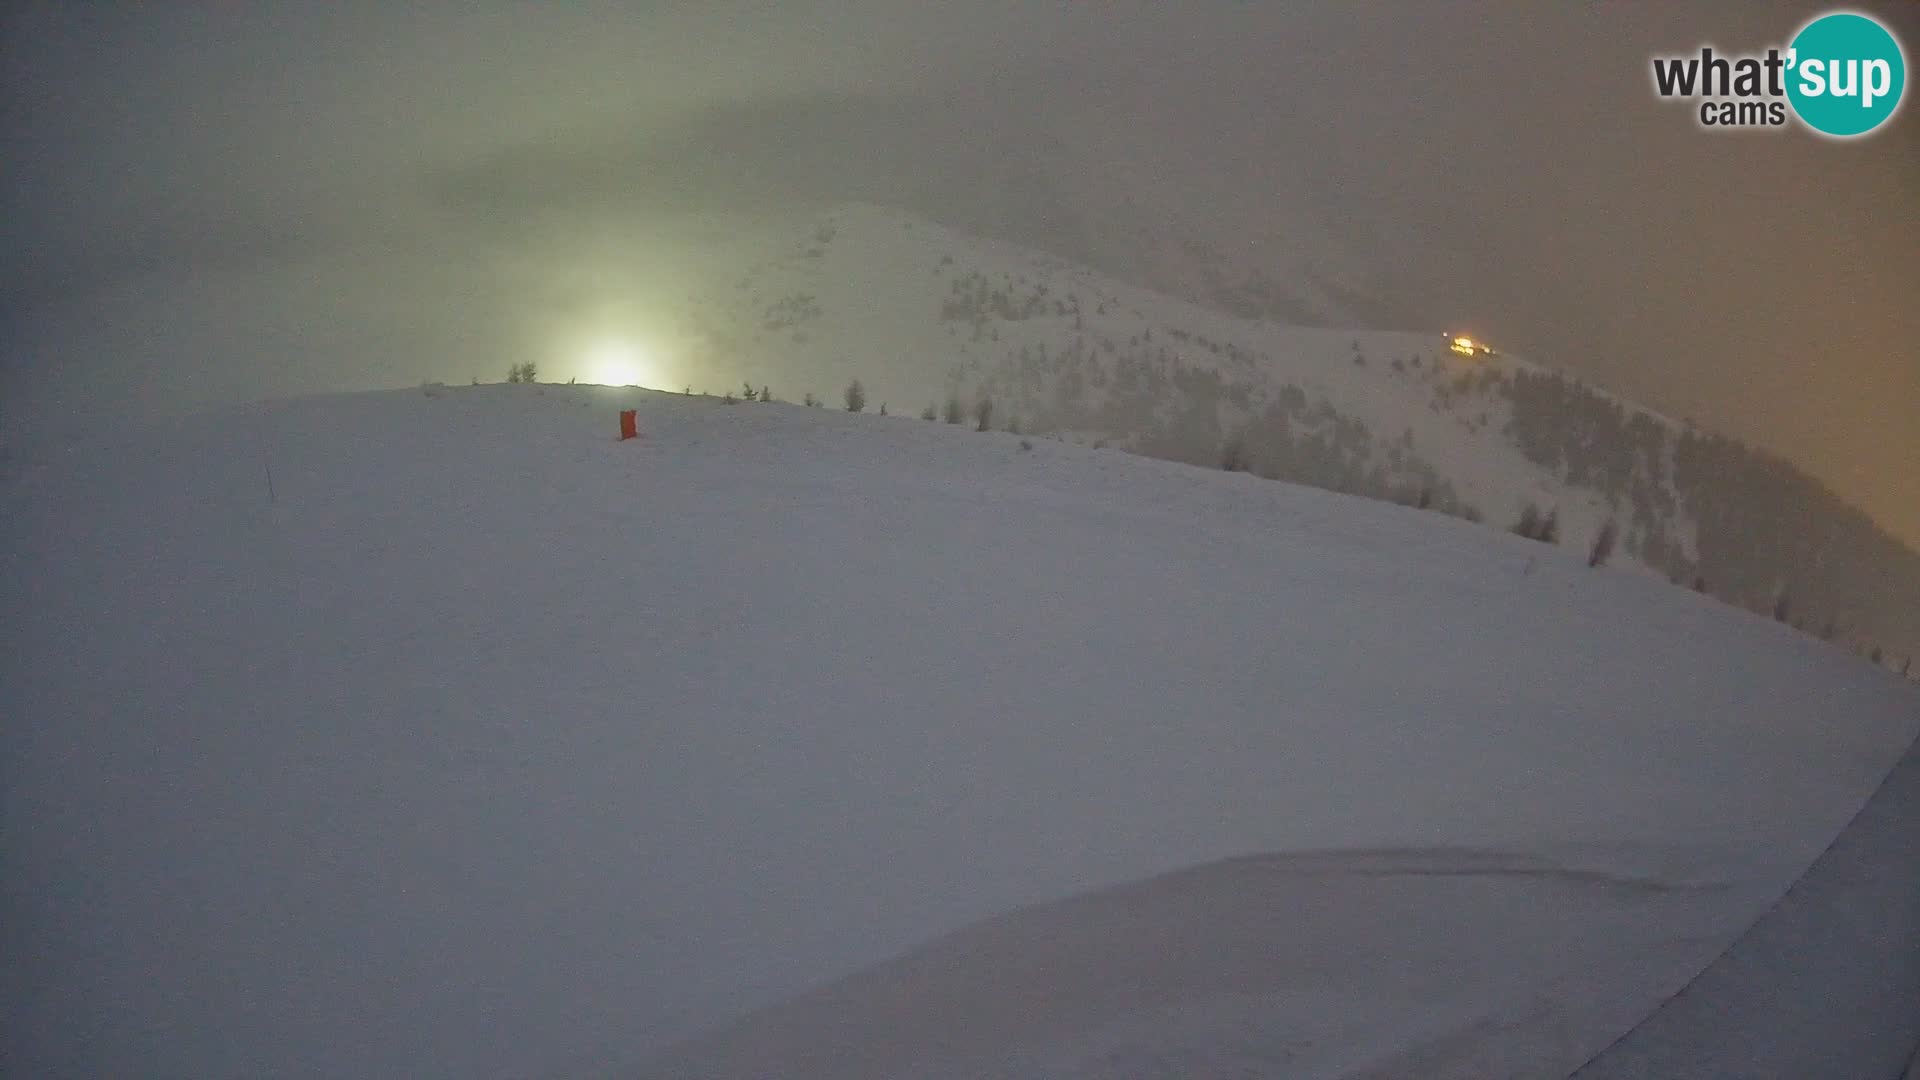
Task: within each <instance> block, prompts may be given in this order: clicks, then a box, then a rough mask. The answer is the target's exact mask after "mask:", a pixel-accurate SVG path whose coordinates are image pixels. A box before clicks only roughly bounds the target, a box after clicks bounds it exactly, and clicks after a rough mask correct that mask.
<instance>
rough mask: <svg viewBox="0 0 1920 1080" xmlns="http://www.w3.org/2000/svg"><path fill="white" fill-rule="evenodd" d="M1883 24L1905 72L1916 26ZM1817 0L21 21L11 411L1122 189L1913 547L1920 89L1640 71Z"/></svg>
mask: <svg viewBox="0 0 1920 1080" xmlns="http://www.w3.org/2000/svg"><path fill="white" fill-rule="evenodd" d="M1855 6H1856V7H1858V8H1859V9H1861V10H1866V11H1869V12H1872V13H1874V14H1876V15H1880V16H1882V17H1883V18H1884V19H1885V20H1886V21H1887V22H1888V23H1889V24H1891V25H1892V26H1893V27H1894V28H1895V31H1896V33H1897V34H1899V35H1900V36H1901V38H1902V39H1903V41H1904V42H1906V45H1907V51H1908V53H1909V58H1910V59H1911V58H1912V56H1913V55H1914V53H1915V52H1916V43H1920V5H1911V4H1905V3H1865V4H1860V5H1855ZM1821 10H1824V5H1820V4H1795V3H1765V2H1749V0H1733V2H1729V3H1699V4H1672V5H1668V4H1662V5H1652V4H1627V3H1613V4H1585V5H1571V4H1540V3H1533V2H1516V3H1510V4H1494V3H1471V4H1470V3H1443V2H1438V0H1435V2H1424V0H1423V2H1408V3H1398V4H1394V3H1382V4H1369V5H1355V6H1348V5H1332V4H1322V3H1317V2H1313V3H1301V4H1294V5H1286V4H1281V3H1277V2H1276V3H1261V4H1248V3H1238V2H1235V3H1217V4H1208V3H1189V4H1178V5H1174V4H1157V3H1156V4H1149V3H1103V4H1086V3H1058V4H1042V3H1024V4H989V3H975V4H948V5H939V6H932V5H921V4H910V3H905V2H902V0H880V2H871V0H837V2H832V3H804V2H798V0H788V2H769V3H759V4H725V3H673V4H654V5H639V4H636V5H615V4H587V3H579V4H565V5H527V4H516V5H511V6H502V7H499V8H481V7H479V6H477V5H458V6H456V5H403V4H390V3H362V4H320V3H315V4H304V5H274V4H219V5H216V4H199V5H133V4H127V5H106V4H76V5H70V6H63V5H9V6H8V9H7V11H8V14H7V15H5V16H0V17H3V18H5V19H7V20H8V21H7V22H6V23H5V28H6V40H5V46H4V48H5V71H4V79H5V83H4V87H0V124H3V125H4V127H3V128H0V131H3V132H4V140H5V142H4V154H0V162H4V164H0V175H3V176H4V200H5V204H4V208H3V212H0V240H3V241H4V245H3V249H0V259H4V262H0V319H4V323H5V328H4V333H5V338H4V340H5V346H6V355H5V367H4V369H3V370H4V373H5V379H6V382H5V385H4V391H3V392H0V402H5V401H7V400H9V399H10V400H13V401H15V402H18V401H24V400H28V399H33V400H34V401H35V402H36V403H37V404H38V405H45V406H50V407H69V406H72V407H78V404H79V403H80V402H82V401H83V400H84V401H95V402H97V401H101V400H113V401H130V402H135V403H139V404H142V405H145V406H148V407H152V408H168V407H174V406H177V405H179V404H181V403H194V402H201V401H214V400H222V399H228V398H233V397H244V396H254V395H261V394H268V393H278V392H293V391H304V390H312V389H344V388H350V387H354V386H373V385H406V384H410V383H413V382H417V381H418V380H419V379H420V378H422V377H426V376H433V377H445V378H452V379H459V378H464V377H465V376H466V374H467V373H468V372H469V371H470V370H479V371H485V372H488V373H493V372H495V371H496V370H497V368H500V367H503V366H504V364H505V363H506V362H507V359H510V358H511V357H512V356H515V355H523V354H525V352H526V350H529V349H537V347H538V343H539V341H540V340H541V338H542V336H543V335H548V334H550V333H551V332H552V328H553V325H554V323H555V321H556V320H559V319H563V318H564V317H565V313H566V312H567V311H568V310H570V306H579V305H585V304H591V303H592V302H594V299H595V296H596V290H600V291H605V290H607V289H610V288H622V289H629V290H631V289H643V288H648V287H651V285H650V284H649V283H653V284H660V286H661V291H663V292H665V291H668V286H669V285H670V284H671V281H670V280H669V279H670V277H671V275H670V274H668V275H666V276H665V277H663V276H662V271H661V270H660V268H659V267H658V266H656V267H654V268H653V269H652V270H651V271H648V270H647V269H646V268H645V267H638V268H636V267H634V266H627V267H625V268H624V270H623V271H622V272H619V273H612V272H609V273H602V272H601V271H602V270H603V269H604V268H605V267H607V266H610V265H612V264H611V263H610V262H609V261H608V257H607V254H606V252H605V250H603V249H602V248H599V247H596V244H603V243H604V242H605V240H604V238H605V237H608V236H612V235H619V236H621V237H624V238H626V239H627V240H632V239H633V238H634V237H635V236H636V235H638V236H640V237H642V238H644V237H645V236H647V235H649V234H647V233H646V231H645V230H646V228H647V226H646V225H645V223H646V222H648V221H650V220H653V219H655V218H658V217H661V216H664V215H670V214H677V213H682V212H687V211H698V212H728V213H739V212H744V211H761V210H771V211H779V210H782V209H786V208H805V207H808V206H812V205H817V204H823V203H831V202H834V201H840V200H845V199H865V200H871V201H880V202H890V203H897V204H900V205H903V206H906V207H907V208H909V209H914V210H917V211H920V212H923V213H928V214H930V215H932V216H935V217H940V218H944V219H946V220H948V221H949V223H952V224H958V225H962V226H968V227H981V228H993V229H995V230H996V231H1000V232H1002V233H1012V234H1015V235H1013V236H1012V238H1013V239H1019V240H1025V241H1027V242H1030V243H1033V244H1035V245H1036V246H1042V247H1049V248H1052V249H1055V250H1061V249H1068V250H1066V251H1065V252H1064V253H1066V254H1070V255H1072V254H1080V253H1084V252H1093V251H1100V250H1105V249H1110V248H1112V247H1113V245H1114V244H1115V243H1116V241H1115V240H1113V239H1112V236H1114V235H1121V234H1122V233H1124V230H1123V229H1120V228H1118V227H1116V225H1115V224H1114V221H1113V218H1114V216H1115V215H1116V214H1121V213H1123V211H1121V210H1119V209H1116V208H1117V207H1120V206H1131V207H1132V209H1131V210H1128V211H1124V213H1132V214H1136V215H1140V216H1142V217H1145V218H1150V219H1152V221H1151V222H1150V223H1152V224H1158V225H1165V224H1167V223H1169V222H1171V223H1174V226H1175V227H1177V228H1180V229H1183V230H1192V231H1195V232H1197V233H1200V234H1203V235H1206V236H1208V237H1210V238H1216V239H1217V238H1219V237H1231V236H1236V235H1251V236H1258V237H1261V238H1262V241H1261V242H1263V243H1267V244H1269V245H1277V246H1279V247H1282V248H1285V247H1289V246H1290V245H1291V246H1292V247H1297V248H1298V249H1299V250H1302V251H1310V252H1313V253H1315V257H1316V258H1319V257H1327V258H1336V257H1337V258H1338V259H1339V260H1340V265H1341V266H1342V267H1344V268H1355V267H1357V268H1359V272H1363V273H1364V274H1365V275H1366V276H1367V277H1368V278H1369V280H1370V281H1372V282H1373V283H1374V284H1375V285H1376V286H1378V287H1380V288H1382V289H1384V290H1385V291H1386V292H1387V293H1388V294H1389V295H1388V296H1387V299H1388V300H1389V301H1390V303H1389V304H1388V305H1387V307H1386V308H1385V309H1384V310H1385V311H1386V312H1390V314H1385V313H1383V314H1382V316H1381V317H1382V318H1383V319H1390V320H1391V321H1394V322H1398V323H1411V324H1412V325H1405V326H1398V327H1395V328H1405V329H1440V328H1443V327H1452V326H1471V327H1476V328H1479V329H1480V330H1481V332H1482V333H1483V335H1484V336H1486V337H1488V338H1490V339H1492V340H1494V341H1495V342H1496V343H1498V344H1501V345H1504V346H1506V347H1508V348H1510V349H1512V350H1514V351H1518V352H1522V353H1525V354H1527V355H1529V356H1530V357H1532V358H1534V359H1537V360H1541V361H1543V362H1547V363H1550V364H1554V365H1557V366H1560V367H1563V368H1566V369H1569V370H1572V371H1575V372H1578V373H1580V374H1582V375H1585V376H1588V377H1590V378H1592V379H1594V380H1596V381H1598V382H1600V383H1602V384H1604V385H1607V386H1609V387H1611V388H1614V389H1616V390H1619V391H1621V392H1623V393H1625V394H1627V395H1629V396H1631V397H1634V398H1637V399H1640V400H1642V401H1645V402H1646V403H1648V404H1650V405H1653V406H1655V407H1657V408H1660V409H1662V410H1663V411H1666V412H1668V413H1671V414H1673V415H1676V416H1691V417H1694V418H1696V419H1698V420H1699V421H1700V422H1702V423H1703V424H1706V425H1708V426H1710V427H1713V428H1716V429H1719V430H1724V431H1726V432H1728V433H1730V434H1734V435H1738V436H1741V437H1743V438H1746V439H1749V440H1750V441H1754V442H1757V443H1759V444H1761V445H1764V446H1767V447H1769V448H1771V449H1774V450H1776V451H1778V452H1781V453H1783V454H1786V455H1787V456H1789V457H1791V458H1793V459H1794V460H1796V461H1798V462H1799V463H1801V464H1802V465H1804V466H1805V467H1807V468H1808V469H1809V470H1811V471H1813V472H1814V473H1815V474H1816V475H1818V476H1820V477H1821V478H1823V479H1825V480H1827V481H1828V482H1829V483H1831V484H1832V485H1834V486H1835V487H1836V488H1837V489H1838V490H1840V491H1841V493H1842V494H1844V495H1846V496H1848V497H1850V498H1852V499H1854V500H1856V501H1858V502H1860V503H1862V504H1863V505H1864V506H1866V507H1867V508H1868V509H1869V510H1870V511H1871V512H1873V513H1874V514H1875V515H1876V516H1877V517H1878V518H1880V519H1881V520H1882V521H1883V522H1884V523H1886V524H1888V525H1889V526H1892V527H1894V528H1895V529H1896V530H1898V531H1899V532H1900V533H1901V534H1902V535H1903V536H1904V537H1905V538H1906V539H1907V540H1908V541H1909V542H1916V543H1920V345H1916V342H1920V303H1916V301H1915V297H1916V296H1920V113H1916V112H1915V109H1914V107H1913V105H1912V103H1911V102H1909V103H1908V106H1907V107H1906V109H1905V110H1904V111H1903V112H1902V114H1901V115H1900V116H1899V117H1897V118H1896V119H1895V121H1894V122H1893V123H1892V125H1891V127H1890V128H1887V129H1884V130H1883V131H1882V132H1881V133H1879V134H1877V135H1875V136H1873V137H1871V138H1868V139H1866V140H1864V141H1858V142H1854V143H1848V144H1840V143H1835V142H1828V141H1824V140H1820V139H1816V138H1814V137H1812V136H1810V135H1808V134H1806V133H1805V132H1802V131H1798V130H1789V131H1784V132H1780V131H1774V132H1752V133H1739V134H1724V133H1708V132H1703V131H1701V130H1699V129H1698V128H1697V127H1696V126H1695V124H1694V122H1693V120H1692V117H1691V113H1690V112H1689V110H1688V108H1687V107H1686V106H1685V105H1679V104H1671V103H1660V102H1656V101H1655V100H1654V99H1653V97H1652V93H1651V89H1650V85H1649V78H1648V74H1647V61H1648V57H1649V56H1650V55H1651V54H1652V53H1654V52H1675V53H1678V52H1685V51H1689V50H1692V49H1695V48H1697V47H1698V46H1699V45H1701V44H1703V43H1709V42H1710V43H1712V44H1715V45H1716V46H1719V47H1722V48H1725V49H1729V50H1745V49H1750V48H1761V47H1764V46H1766V45H1770V44H1781V43H1784V41H1785V40H1786V39H1787V37H1788V36H1789V35H1790V34H1791V33H1792V31H1793V30H1794V29H1795V28H1796V27H1797V26H1798V25H1800V23H1802V22H1804V21H1805V19H1806V18H1808V17H1809V16H1811V15H1813V14H1816V13H1818V12H1819V11H1821ZM1913 93H1914V92H1913V91H1909V97H1911V96H1912V95H1913ZM1010 191H1013V192H1038V194H1033V195H1031V198H1030V199H1029V204H1026V205H1021V204H1020V198H1024V197H1026V196H1019V197H1015V196H1010V195H1008V192H1010ZM983 192H988V193H991V195H985V194H982V193H983ZM1081 193H1084V194H1085V198H1084V199H1082V198H1081V197H1080V195H1081ZM1009 200H1011V202H1010V201H1009ZM1010 206H1011V208H1010ZM1125 224H1131V223H1125ZM636 229H637V230H639V232H638V233H636V232H635V231H634V230H636ZM663 235H664V234H663ZM679 242H681V243H684V238H682V240H680V241H679ZM629 246H635V245H629ZM637 246H642V247H644V246H645V245H644V244H642V245H637ZM657 250H658V251H667V250H671V248H670V246H669V245H666V244H665V242H664V241H663V242H662V244H661V245H660V246H659V247H658V249H657ZM666 258H667V257H666V256H663V255H658V254H656V259H657V260H666ZM616 261H617V260H616ZM643 261H644V260H643ZM609 274H610V276H609ZM662 302H664V301H662ZM4 407H7V406H5V405H4V404H0V408H4ZM14 407H15V408H19V406H17V405H16V406H14ZM1783 510H1784V508H1783Z"/></svg>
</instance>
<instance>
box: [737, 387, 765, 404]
mask: <svg viewBox="0 0 1920 1080" xmlns="http://www.w3.org/2000/svg"><path fill="white" fill-rule="evenodd" d="M740 388H741V389H740V396H741V397H743V398H746V399H747V400H748V401H759V400H760V391H758V390H755V389H754V388H753V384H752V383H741V384H740Z"/></svg>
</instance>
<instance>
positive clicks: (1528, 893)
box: [634, 848, 1765, 1080]
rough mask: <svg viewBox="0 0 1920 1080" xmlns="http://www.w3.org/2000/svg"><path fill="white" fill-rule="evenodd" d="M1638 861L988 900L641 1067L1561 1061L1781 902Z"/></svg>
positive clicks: (1391, 862) (1551, 862)
mask: <svg viewBox="0 0 1920 1080" xmlns="http://www.w3.org/2000/svg"><path fill="white" fill-rule="evenodd" d="M1656 854H1657V853H1653V852H1641V853H1638V855H1639V857H1640V858H1641V859H1646V858H1647V857H1648V856H1651V855H1656ZM1633 861H1635V853H1632V852H1626V851H1614V852H1609V853H1607V859H1606V860H1605V861H1602V862H1600V863H1597V864H1595V865H1590V866H1587V865H1581V864H1579V863H1574V862H1562V861H1558V860H1555V859H1549V858H1544V857H1541V856H1539V855H1534V854H1527V853H1512V852H1498V851H1475V850H1463V849H1446V848H1437V849H1429V850H1412V849H1408V850H1399V851H1354V852H1310V853H1302V854H1297V855H1291V854H1272V855H1261V856H1247V857H1242V858H1237V859H1228V860H1223V861H1220V862H1215V863H1210V864H1207V865H1204V866H1200V867H1194V868H1190V869H1186V870H1181V871H1179V872H1176V873H1171V874H1166V875H1161V876H1158V877H1154V878H1150V879H1148V880H1146V881H1141V882H1135V883H1131V884H1127V885H1123V886H1119V887H1116V888H1112V889H1106V890H1100V891H1097V892H1093V893H1088V894H1085V895H1081V896H1077V897H1074V898H1072V899H1068V900H1062V901H1057V902H1054V903H1050V904H1042V905H1038V906H1035V907H1031V908H1026V909H1023V910H1021V911H1018V912H1014V913H1012V914H1009V915H1004V916H1001V917H998V918H995V919H991V920H988V921H986V922H984V923H981V924H978V925H976V926H973V927H969V928H967V929H965V930H962V931H959V932H957V933H954V934H951V935H948V936H946V937H943V938H940V939H939V940H937V941H934V942H932V943H929V944H928V945H925V946H923V947H921V948H918V949H915V950H913V951H912V952H910V953H908V954H906V955H905V956H902V957H900V958H898V959H895V960H891V961H888V962H887V963H885V964H881V965H878V966H876V967H874V968H870V969H868V970H866V971H863V972H860V973H858V974H856V975H852V976H849V977H847V978H845V979H841V980H838V981H836V982H834V983H832V984H830V985H828V986H825V987H822V988H820V989H817V990H814V991H811V992H809V993H807V994H804V995H801V996H800V997H798V998H796V999H794V1000H793V1001H791V1002H788V1003H785V1004H782V1005H779V1006H776V1007H774V1008H772V1009H768V1010H765V1011H763V1012H760V1013H757V1014H755V1015H753V1016H751V1017H748V1018H746V1019H745V1020H742V1021H741V1022H739V1023H737V1024H734V1025H731V1026H729V1027H727V1028H725V1029H723V1030H721V1031H720V1032H717V1033H715V1034H713V1035H710V1036H708V1037H706V1038H703V1039H700V1040H698V1041H696V1042H693V1043H691V1044H689V1045H687V1046H684V1047H681V1048H679V1049H678V1050H677V1051H675V1052H674V1053H672V1054H669V1055H667V1056H666V1057H664V1058H663V1059H661V1060H659V1061H656V1062H652V1063H649V1064H648V1065H645V1066H643V1067H640V1068H639V1069H637V1070H636V1071H635V1072H634V1075H637V1076H674V1077H694V1076H699V1077H713V1078H720V1077H758V1076H773V1075H780V1076H788V1077H844V1078H848V1080H854V1078H862V1077H873V1078H881V1077H887V1078H895V1077H920V1078H934V1077H941V1078H948V1077H956V1078H957V1077H988V1076H1002V1077H1036V1078H1037V1077H1119V1076H1126V1077H1166V1078H1168V1080H1172V1078H1176V1077H1201V1076H1274V1077H1279V1076H1287V1077H1416V1076H1417V1077H1463V1078H1464V1077H1482V1076H1490V1075H1498V1076H1541V1077H1550V1076H1560V1075H1564V1074H1565V1073H1566V1072H1567V1071H1569V1070H1570V1069H1572V1068H1573V1067H1574V1066H1576V1065H1578V1064H1579V1062H1580V1061H1581V1060H1582V1059H1583V1058H1584V1057H1585V1056H1586V1055H1587V1054H1588V1053H1590V1052H1591V1051H1592V1050H1593V1049H1595V1048H1596V1047H1597V1043H1598V1041H1600V1040H1603V1039H1604V1038H1605V1034H1604V1033H1606V1032H1608V1031H1610V1030H1617V1029H1619V1028H1621V1027H1624V1026H1625V1025H1626V1024H1627V1023H1630V1022H1631V1020H1632V1019H1633V1018H1635V1017H1636V1016H1637V1015H1638V1012H1644V1011H1646V1010H1647V1009H1649V1008H1651V1007H1652V1006H1653V1005H1654V1004H1655V1003H1656V1002H1657V1001H1658V1000H1659V999H1660V997H1661V995H1662V994H1663V993H1664V992H1667V991H1670V990H1671V989H1672V988H1673V987H1674V986H1676V985H1678V983H1679V982H1680V981H1682V980H1684V979H1685V978H1686V977H1687V975H1689V974H1690V973H1691V972H1692V971H1694V970H1697V969H1698V968H1699V966H1700V965H1701V964H1702V963H1704V962H1705V960H1706V959H1707V958H1708V957H1710V956H1711V955H1712V954H1713V952H1714V951H1715V949H1716V948H1717V946H1718V943H1720V942H1722V941H1723V940H1725V939H1726V938H1728V937H1730V936H1731V935H1732V934H1734V933H1735V932H1737V931H1738V930H1739V929H1740V927H1741V923H1740V920H1739V917H1738V916H1737V915H1736V914H1735V912H1738V911H1740V910H1743V909H1744V908H1746V907H1750V906H1751V905H1753V904H1755V903H1760V902H1764V899H1765V897H1764V893H1763V892H1762V891H1757V890H1755V889H1754V888H1753V887H1752V886H1751V885H1750V884H1749V885H1747V886H1746V887H1744V888H1739V887H1735V886H1734V885H1732V884H1730V883H1729V882H1727V881H1723V880H1714V879H1712V878H1709V877H1702V876H1699V875H1698V874H1697V873H1686V872H1675V870H1674V869H1672V868H1669V869H1667V870H1664V871H1659V870H1655V871H1650V872H1633V871H1628V870H1623V869H1616V868H1615V867H1616V866H1623V865H1627V864H1631V863H1632V862H1633ZM1654 861H1658V860H1657V859H1656V860H1654ZM1636 1010H1638V1012H1636Z"/></svg>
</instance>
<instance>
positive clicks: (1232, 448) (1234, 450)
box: [1220, 435, 1248, 472]
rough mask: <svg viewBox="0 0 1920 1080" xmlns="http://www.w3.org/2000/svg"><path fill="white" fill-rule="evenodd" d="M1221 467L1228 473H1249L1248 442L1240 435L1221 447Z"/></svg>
mask: <svg viewBox="0 0 1920 1080" xmlns="http://www.w3.org/2000/svg"><path fill="white" fill-rule="evenodd" d="M1220 467H1221V468H1222V469H1225V470H1226V471H1228V472H1246V471H1247V468H1248V464H1247V444H1246V440H1244V439H1242V438H1241V437H1240V436H1238V435H1235V436H1233V437H1231V438H1229V439H1228V440H1227V441H1226V442H1225V443H1224V444H1222V445H1221V447H1220Z"/></svg>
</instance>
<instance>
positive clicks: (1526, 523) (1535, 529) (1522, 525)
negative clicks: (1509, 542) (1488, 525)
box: [1513, 503, 1540, 540]
mask: <svg viewBox="0 0 1920 1080" xmlns="http://www.w3.org/2000/svg"><path fill="white" fill-rule="evenodd" d="M1513 534H1514V535H1515V536H1524V537H1526V538H1527V539H1529V540H1536V539H1539V536H1540V508H1539V507H1537V506H1535V505H1533V504H1532V503H1528V504H1527V505H1526V506H1524V507H1522V508H1521V510H1520V520H1519V521H1517V522H1514V525H1513Z"/></svg>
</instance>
